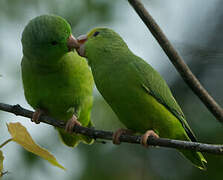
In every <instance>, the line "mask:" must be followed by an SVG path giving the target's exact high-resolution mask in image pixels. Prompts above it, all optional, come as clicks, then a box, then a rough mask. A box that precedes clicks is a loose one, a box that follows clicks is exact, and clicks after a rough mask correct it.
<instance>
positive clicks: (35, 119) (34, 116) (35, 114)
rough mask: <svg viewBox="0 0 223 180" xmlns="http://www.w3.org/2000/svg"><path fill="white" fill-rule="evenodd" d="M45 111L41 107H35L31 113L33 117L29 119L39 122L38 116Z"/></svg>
mask: <svg viewBox="0 0 223 180" xmlns="http://www.w3.org/2000/svg"><path fill="white" fill-rule="evenodd" d="M44 113H45V112H44V111H43V110H42V109H37V110H36V111H35V112H34V113H33V117H32V119H31V121H32V122H34V123H36V124H39V123H40V121H39V117H40V116H41V115H42V114H44Z"/></svg>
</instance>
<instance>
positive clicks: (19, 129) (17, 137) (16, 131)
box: [7, 122, 65, 170]
mask: <svg viewBox="0 0 223 180" xmlns="http://www.w3.org/2000/svg"><path fill="white" fill-rule="evenodd" d="M7 126H8V131H9V133H10V134H11V136H12V140H13V141H15V142H16V143H18V144H19V145H21V146H22V147H23V148H24V149H26V150H27V151H29V152H32V153H33V154H36V155H37V156H40V157H41V158H43V159H45V160H47V161H49V162H50V163H51V164H52V165H54V166H57V167H59V168H61V169H63V170H65V168H64V167H63V166H62V165H60V164H59V163H58V162H57V160H56V158H55V157H54V156H53V155H52V154H51V153H50V152H49V151H47V150H46V149H44V148H42V147H40V146H39V145H37V144H36V143H35V142H34V140H33V139H32V137H31V136H30V134H29V132H28V131H27V130H26V128H25V127H24V126H23V125H22V124H20V123H19V122H17V123H9V124H7Z"/></svg>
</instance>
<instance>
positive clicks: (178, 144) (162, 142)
mask: <svg viewBox="0 0 223 180" xmlns="http://www.w3.org/2000/svg"><path fill="white" fill-rule="evenodd" d="M0 110H2V111H6V112H9V113H13V114H15V115H17V116H23V117H27V118H32V115H33V113H34V112H33V111H30V110H27V109H24V108H22V107H21V106H20V105H18V104H17V105H9V104H4V103H0ZM39 120H40V122H43V123H46V124H49V125H52V126H55V127H59V128H65V123H64V122H58V121H57V120H55V119H53V118H51V117H49V116H44V115H42V116H40V119H39ZM73 132H74V133H79V134H83V135H86V136H89V137H91V138H94V139H98V138H99V139H104V140H112V135H113V133H112V132H110V131H102V130H95V129H92V128H87V127H82V126H75V127H74V129H73ZM140 141H141V136H132V135H127V134H123V135H121V137H120V142H126V143H132V144H140ZM147 144H148V145H153V146H161V147H168V148H177V149H190V150H195V151H200V152H207V153H212V154H219V155H223V145H213V144H204V143H199V142H189V141H180V140H172V139H165V138H158V139H155V138H153V137H149V138H148V141H147Z"/></svg>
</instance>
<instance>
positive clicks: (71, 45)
mask: <svg viewBox="0 0 223 180" xmlns="http://www.w3.org/2000/svg"><path fill="white" fill-rule="evenodd" d="M67 47H68V51H72V50H74V49H77V48H79V47H80V44H79V43H78V41H77V40H76V38H75V37H74V36H73V35H72V34H71V35H70V36H69V38H68V39H67Z"/></svg>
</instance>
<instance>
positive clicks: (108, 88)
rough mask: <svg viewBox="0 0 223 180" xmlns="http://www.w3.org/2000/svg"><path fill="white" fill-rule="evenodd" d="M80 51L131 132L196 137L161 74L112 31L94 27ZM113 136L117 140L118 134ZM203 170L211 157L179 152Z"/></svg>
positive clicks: (181, 137) (169, 136)
mask: <svg viewBox="0 0 223 180" xmlns="http://www.w3.org/2000/svg"><path fill="white" fill-rule="evenodd" d="M77 40H78V42H79V44H80V47H79V48H77V50H78V52H79V54H80V55H81V56H83V57H86V58H87V60H88V63H89V65H90V67H91V69H92V73H93V77H94V81H95V84H96V86H97V88H98V90H99V92H100V93H101V94H102V96H103V97H104V99H105V100H106V101H107V103H108V104H109V105H110V106H111V108H112V109H113V111H114V112H115V113H116V115H117V116H118V118H119V120H120V121H121V122H122V123H123V124H124V125H125V126H126V128H127V129H128V130H131V131H132V132H134V133H145V132H146V133H145V134H144V135H143V136H142V144H143V145H145V146H146V142H147V138H148V136H150V135H152V136H154V137H162V138H170V139H178V140H185V141H196V138H195V136H194V133H193V132H192V130H191V129H190V127H189V125H188V123H187V122H186V119H185V116H184V114H183V112H182V110H181V108H180V106H179V105H178V104H177V102H176V100H175V99H174V97H173V95H172V93H171V91H170V89H169V87H168V85H167V83H166V82H165V80H164V79H163V78H162V77H161V75H160V74H159V73H158V72H157V71H156V70H154V69H153V68H152V67H151V66H150V65H149V64H148V63H146V62H145V61H144V60H143V59H141V58H140V57H138V56H136V55H135V54H133V53H132V52H131V50H130V49H129V48H128V46H127V45H126V43H125V42H124V41H123V39H122V38H121V37H120V36H119V35H118V34H117V33H116V32H114V31H113V30H111V29H108V28H96V29H93V30H92V31H90V32H89V33H88V34H87V35H82V36H80V37H78V38H77ZM123 132H127V130H126V131H125V130H118V131H117V132H116V133H115V134H114V137H113V138H114V139H113V140H114V141H113V142H114V143H116V144H118V143H119V141H118V138H119V137H120V134H121V133H123ZM179 151H180V152H181V153H182V154H183V155H184V156H185V157H186V158H187V159H189V160H190V161H191V162H192V163H193V164H194V165H195V166H197V167H198V168H200V169H206V164H207V161H206V160H205V158H204V157H203V155H202V154H201V153H200V152H196V151H192V150H179Z"/></svg>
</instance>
